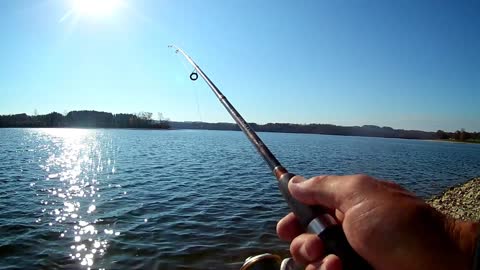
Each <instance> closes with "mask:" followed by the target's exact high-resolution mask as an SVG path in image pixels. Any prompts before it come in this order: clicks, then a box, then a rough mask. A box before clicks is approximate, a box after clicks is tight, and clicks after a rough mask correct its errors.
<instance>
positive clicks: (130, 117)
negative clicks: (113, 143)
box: [0, 110, 170, 129]
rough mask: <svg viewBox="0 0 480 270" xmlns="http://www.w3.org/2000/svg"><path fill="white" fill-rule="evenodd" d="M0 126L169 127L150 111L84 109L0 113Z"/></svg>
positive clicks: (166, 122)
mask: <svg viewBox="0 0 480 270" xmlns="http://www.w3.org/2000/svg"><path fill="white" fill-rule="evenodd" d="M0 127H88V128H152V129H168V128H170V126H169V123H168V121H161V120H159V121H155V120H153V119H152V113H150V112H140V113H137V114H127V113H119V114H112V113H109V112H99V111H86V110H85V111H71V112H69V113H67V114H65V115H62V114H60V113H57V112H52V113H49V114H45V115H27V114H25V113H21V114H13V115H0Z"/></svg>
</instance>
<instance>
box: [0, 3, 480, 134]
mask: <svg viewBox="0 0 480 270" xmlns="http://www.w3.org/2000/svg"><path fill="white" fill-rule="evenodd" d="M99 1H102V0H99ZM124 1H125V5H123V6H122V7H120V8H117V9H116V10H113V11H112V12H111V14H109V15H108V16H99V17H91V16H87V15H85V14H79V13H76V11H75V10H73V15H72V14H70V16H66V17H65V15H66V14H68V13H69V12H70V13H71V12H72V6H73V2H74V1H73V0H30V1H27V0H15V1H14V0H11V1H0V37H1V42H0V114H12V113H21V112H26V113H29V114H32V113H33V112H34V110H35V109H36V110H37V111H38V113H41V114H42V113H48V112H51V111H57V112H61V113H63V112H65V111H70V110H80V109H92V110H101V111H108V112H114V113H119V112H127V113H133V112H139V111H148V112H153V113H154V115H156V114H157V112H162V113H163V114H164V116H166V117H169V118H170V119H172V120H194V121H195V120H202V121H212V122H232V120H231V119H230V116H229V115H228V113H226V112H225V111H224V109H223V107H221V105H220V103H218V101H217V100H216V99H215V97H214V95H213V94H212V93H211V92H210V90H209V89H208V87H207V86H206V84H205V83H204V82H203V81H200V80H198V81H196V82H191V81H190V80H189V79H188V75H189V73H190V71H191V70H192V68H190V67H188V66H187V64H186V62H185V61H184V60H183V59H182V58H181V57H180V56H179V55H175V54H174V53H173V51H172V50H170V49H168V48H167V45H168V44H170V43H174V44H177V45H178V46H180V47H182V48H183V49H184V50H185V51H186V52H187V53H189V54H190V55H191V56H192V57H193V58H194V59H195V60H196V62H197V63H198V64H199V65H200V67H202V69H203V70H204V71H205V72H206V73H207V75H209V76H210V78H211V79H212V80H213V81H214V82H215V83H216V84H217V86H218V87H219V88H220V89H221V90H222V91H223V92H224V94H225V95H226V96H227V97H228V98H229V99H230V101H231V102H232V103H233V104H234V105H235V106H236V107H237V109H238V110H239V111H240V112H241V113H242V114H243V115H244V117H245V118H246V119H247V121H249V122H257V123H267V122H293V123H331V124H338V125H364V124H375V125H380V126H392V127H394V128H405V129H422V130H437V129H444V130H449V131H453V130H456V129H460V128H466V129H467V130H477V131H480V120H479V116H480V105H479V104H480V53H479V52H480V16H478V14H479V13H480V1H478V0H470V1H453V0H452V1H447V0H445V1H438V0H432V1H423V0H398V1H384V0H378V1H374V0H351V1H346V0H345V1H342V0H332V1H320V0H312V1H305V0H299V1H267V0H262V1H253V0H248V1H247V0H242V1H240V0H229V1H221V0H216V1H215V0H213V1H208V0H203V1H200V0H190V1H182V0H175V1H174V0H168V1H167V0H151V1H147V0H136V1H133V0H124Z"/></svg>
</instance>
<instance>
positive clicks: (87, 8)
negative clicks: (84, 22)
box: [71, 0, 125, 18]
mask: <svg viewBox="0 0 480 270" xmlns="http://www.w3.org/2000/svg"><path fill="white" fill-rule="evenodd" d="M71 1H72V13H74V14H75V15H77V16H88V17H96V18H103V17H108V16H111V15H112V14H113V13H114V12H115V11H116V10H118V9H119V8H121V7H122V6H123V5H124V4H125V3H124V1H122V0H71Z"/></svg>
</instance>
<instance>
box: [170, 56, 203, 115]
mask: <svg viewBox="0 0 480 270" xmlns="http://www.w3.org/2000/svg"><path fill="white" fill-rule="evenodd" d="M176 55H177V57H179V59H180V62H181V63H182V66H183V69H184V70H185V72H186V73H189V72H190V80H192V81H196V80H197V79H198V74H197V71H196V70H195V69H194V70H193V71H190V70H191V69H190V68H189V67H188V65H187V63H185V60H184V59H183V58H182V55H180V54H178V53H177V54H176ZM194 88H195V90H194V91H193V92H194V93H195V103H196V105H197V114H198V117H199V118H200V122H203V117H202V113H201V110H200V102H199V99H198V91H199V90H198V87H194Z"/></svg>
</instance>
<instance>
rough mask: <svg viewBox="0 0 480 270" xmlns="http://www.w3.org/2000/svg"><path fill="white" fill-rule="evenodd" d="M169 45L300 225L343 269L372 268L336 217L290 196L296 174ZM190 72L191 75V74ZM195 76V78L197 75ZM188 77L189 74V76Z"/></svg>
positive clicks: (219, 93)
mask: <svg viewBox="0 0 480 270" xmlns="http://www.w3.org/2000/svg"><path fill="white" fill-rule="evenodd" d="M169 47H171V48H174V49H175V52H177V53H178V52H180V53H181V54H182V55H183V56H184V57H185V58H186V59H187V61H188V62H189V63H190V64H191V65H192V66H193V67H194V69H195V70H194V71H193V72H192V74H193V73H195V75H197V74H198V75H200V77H202V78H203V79H204V80H205V82H206V83H207V84H208V86H209V87H210V89H212V91H213V93H214V94H215V95H216V96H217V98H218V100H219V101H220V102H221V103H222V104H223V106H224V107H225V109H227V111H228V113H230V115H231V116H232V118H233V119H234V120H235V122H236V123H237V124H238V126H239V127H240V129H241V130H242V131H243V132H244V133H245V135H247V138H248V139H249V140H250V142H252V144H253V145H254V146H255V148H256V149H257V151H258V152H259V153H260V155H261V156H262V158H263V159H264V160H265V162H267V164H268V166H269V167H270V169H271V170H272V172H273V174H274V175H275V177H276V178H277V180H278V187H279V189H280V192H281V193H282V195H283V197H284V199H285V200H286V201H287V203H288V205H289V206H290V209H291V210H292V212H293V213H294V214H295V216H296V217H297V219H298V220H299V221H300V224H301V225H302V226H303V228H304V229H306V230H307V231H308V232H310V233H314V234H316V235H317V236H318V237H319V238H320V239H321V240H322V242H323V244H324V245H325V250H326V253H327V254H335V255H337V256H338V257H339V258H340V259H341V261H342V265H343V269H344V270H368V269H373V268H372V267H371V266H370V265H369V264H368V263H367V262H366V261H365V260H364V259H363V258H362V257H360V256H359V255H358V254H357V253H356V252H355V251H354V250H353V248H352V247H351V246H350V244H349V243H348V241H347V238H346V237H345V233H344V232H343V229H342V226H341V225H340V224H338V223H337V222H336V220H335V219H334V218H333V217H332V216H331V215H329V214H328V213H327V212H326V211H325V210H323V209H322V208H321V207H312V206H308V205H305V204H302V203H300V202H299V201H297V200H296V199H294V198H293V197H292V195H290V192H289V191H288V182H289V181H290V179H292V178H293V177H294V176H295V174H292V173H289V172H288V171H287V169H285V168H284V167H283V166H282V165H281V164H280V162H279V161H278V160H277V158H276V157H275V156H274V155H273V154H272V152H271V151H270V149H268V147H267V146H266V145H265V144H264V143H263V141H262V140H261V139H260V138H259V137H258V135H257V134H256V133H255V131H254V130H253V129H252V128H251V127H250V125H249V124H248V123H247V122H246V121H245V119H243V117H242V116H241V115H240V113H239V112H238V111H237V110H236V109H235V107H233V105H232V104H231V103H230V101H228V99H227V98H226V97H225V96H224V95H223V94H222V92H220V90H219V89H218V88H217V87H216V86H215V84H214V83H213V82H212V81H211V80H210V78H208V76H207V75H205V73H204V72H203V71H202V69H201V68H200V67H199V66H198V65H197V64H196V63H195V62H194V61H193V59H192V58H191V57H190V56H188V55H187V54H186V53H185V52H184V51H183V50H182V49H180V48H178V47H177V46H175V45H170V46H169ZM192 74H191V76H192ZM198 75H197V76H195V79H196V78H197V77H198ZM191 76H190V77H191Z"/></svg>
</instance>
